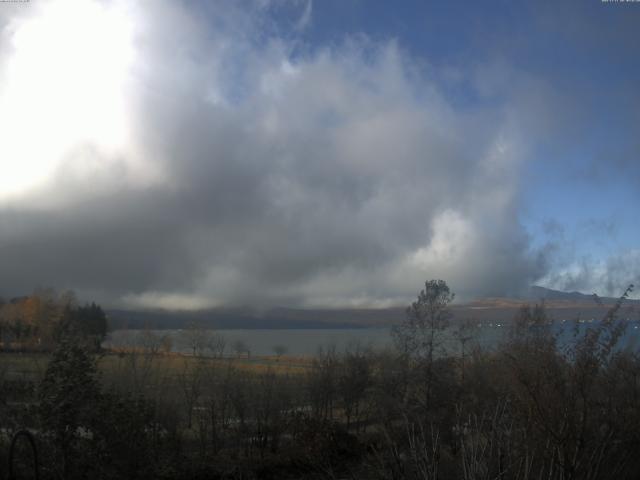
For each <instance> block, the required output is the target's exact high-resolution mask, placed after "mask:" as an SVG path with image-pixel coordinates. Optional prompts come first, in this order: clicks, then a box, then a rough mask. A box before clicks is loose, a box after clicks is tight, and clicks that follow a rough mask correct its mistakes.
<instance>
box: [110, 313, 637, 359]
mask: <svg viewBox="0 0 640 480" xmlns="http://www.w3.org/2000/svg"><path fill="white" fill-rule="evenodd" d="M595 324H597V322H596V323H595ZM573 325H574V324H573V322H566V323H564V322H557V323H555V324H554V325H553V329H554V332H555V333H556V335H557V337H558V341H559V344H560V345H563V344H564V345H566V344H568V343H570V342H571V340H572V339H573ZM593 325H594V324H590V323H583V324H580V325H579V326H580V330H582V331H584V330H585V329H587V328H589V327H590V326H593ZM639 326H640V322H637V321H633V322H628V326H627V330H626V332H625V334H624V336H623V337H622V339H621V340H620V347H621V348H625V349H633V350H638V349H639V347H640V328H639ZM508 331H509V328H508V327H506V326H505V325H503V324H497V323H496V324H484V325H481V326H478V327H477V328H475V329H474V338H473V340H471V341H469V343H468V344H467V345H469V346H470V345H472V344H474V343H475V344H479V345H481V346H482V347H484V348H492V347H495V346H497V345H498V344H499V343H500V341H501V340H503V339H505V338H506V335H507V334H508ZM149 333H151V335H153V336H154V337H155V338H156V339H159V338H161V337H162V336H165V335H166V336H169V337H170V338H171V344H172V350H173V351H175V352H180V353H189V352H190V351H191V347H190V346H189V338H188V337H189V333H190V332H189V331H188V330H151V331H148V332H146V333H145V331H143V330H115V331H113V332H110V333H109V335H108V336H107V339H106V340H105V342H104V343H103V345H104V347H106V348H110V347H111V348H123V347H133V346H140V345H143V344H144V338H145V335H148V334H149ZM215 334H216V335H221V336H222V337H223V338H224V340H225V342H226V350H225V353H226V354H228V355H231V354H233V353H234V349H233V345H234V344H235V343H236V342H239V341H240V342H243V343H244V344H245V345H246V346H247V348H248V349H249V350H250V351H251V354H252V355H260V356H262V355H274V347H275V346H276V345H282V346H284V347H285V348H286V353H287V355H296V356H303V355H314V354H316V353H317V351H318V349H319V348H325V349H326V348H328V347H335V348H336V350H337V351H338V352H342V351H344V350H345V349H347V348H349V347H351V346H354V345H360V346H362V347H370V348H373V349H375V350H383V349H386V348H391V347H393V339H392V338H391V335H390V330H389V328H344V329H283V330H273V329H270V330H266V329H264V330H260V329H246V330H216V331H215ZM444 339H445V340H444V341H445V343H446V346H447V349H448V350H449V351H456V350H458V349H459V348H460V343H459V342H458V341H457V340H456V339H455V336H454V330H453V329H448V330H447V331H445V335H444Z"/></svg>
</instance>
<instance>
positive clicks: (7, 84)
mask: <svg viewBox="0 0 640 480" xmlns="http://www.w3.org/2000/svg"><path fill="white" fill-rule="evenodd" d="M7 28H8V33H9V35H8V37H9V38H10V40H11V47H12V48H11V49H10V52H9V55H10V58H9V60H8V63H7V68H6V71H5V75H4V78H3V79H2V80H0V163H1V169H2V173H1V175H0V198H6V197H8V196H11V195H14V194H20V193H24V192H25V191H27V190H29V189H31V188H34V187H37V186H38V185H40V184H42V183H43V182H45V181H46V180H47V178H48V177H50V175H51V174H52V173H53V172H54V171H55V170H56V168H57V167H58V166H60V164H61V162H62V161H63V160H64V157H65V154H68V153H69V152H70V150H71V149H72V148H73V147H76V146H79V145H82V144H91V145H94V146H96V147H97V148H99V149H103V150H107V151H114V150H116V149H117V148H119V147H121V146H122V145H123V144H124V142H125V140H126V131H127V129H126V115H125V98H124V97H125V87H126V85H125V84H126V80H127V73H128V70H129V67H130V65H131V63H132V58H133V48H132V28H131V21H130V19H129V18H127V16H126V15H124V12H122V11H120V10H118V9H117V8H115V7H111V8H107V7H106V6H104V5H102V4H100V3H96V2H87V1H75V0H63V1H58V2H55V3H51V4H47V5H45V6H43V8H42V10H41V11H40V12H39V14H37V15H36V16H34V17H31V18H26V19H23V20H21V21H14V23H12V24H10V25H9V26H8V27H7ZM6 33H7V32H5V34H6Z"/></svg>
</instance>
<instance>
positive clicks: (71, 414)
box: [0, 281, 640, 480]
mask: <svg viewBox="0 0 640 480" xmlns="http://www.w3.org/2000/svg"><path fill="white" fill-rule="evenodd" d="M629 291H630V290H629ZM629 291H627V292H625V294H624V295H623V297H621V299H620V302H619V303H618V304H617V305H616V306H614V307H613V308H612V309H611V311H610V312H609V313H608V314H607V316H606V318H604V319H603V321H602V322H600V323H597V324H594V325H592V326H590V328H589V329H588V330H587V332H586V333H579V332H578V329H577V328H576V336H575V340H574V342H573V343H572V344H571V345H569V346H566V347H565V346H562V347H560V346H559V345H558V344H557V343H556V340H555V338H554V336H553V335H552V333H551V328H550V327H551V321H550V319H549V318H548V317H547V315H546V313H545V310H544V307H543V306H534V307H532V308H529V307H524V308H523V309H522V310H521V311H520V313H519V315H518V316H517V318H516V319H514V325H513V331H512V334H511V335H510V338H509V339H508V340H507V341H505V342H504V343H503V344H502V345H500V346H498V347H497V348H496V349H493V350H492V351H491V352H487V351H482V350H481V349H479V348H477V346H475V343H474V340H473V338H474V336H473V330H472V329H471V328H470V327H469V326H461V328H460V329H459V330H458V335H457V338H458V341H459V343H460V346H461V348H460V349H457V350H456V354H455V355H449V354H447V352H446V351H444V350H443V348H444V346H443V345H444V343H443V330H444V328H445V327H446V326H447V324H448V320H449V315H448V308H447V307H448V304H449V302H450V301H451V300H452V298H453V295H452V294H451V293H450V291H449V288H448V286H447V285H446V283H444V282H442V281H430V282H427V283H426V284H425V289H424V290H423V291H422V292H421V293H420V295H419V296H418V299H417V301H416V302H414V304H412V305H411V306H410V307H409V309H408V310H407V318H406V321H405V322H404V323H403V324H401V325H399V326H398V327H396V328H395V329H394V331H393V335H394V339H395V342H396V346H397V348H396V349H395V350H394V351H390V352H374V351H369V350H367V349H364V348H361V347H358V346H354V347H352V348H350V349H348V350H347V351H345V352H336V351H335V350H332V349H328V350H324V351H320V352H318V354H317V355H316V356H315V358H313V359H311V360H310V361H309V363H308V365H304V364H303V365H301V364H300V362H299V361H298V362H296V365H287V362H286V360H285V359H284V358H279V359H277V360H276V361H275V362H274V361H273V360H271V361H269V362H265V361H260V360H258V361H255V360H254V361H250V360H247V359H233V360H232V359H211V358H207V357H198V356H192V357H181V356H175V355H166V354H163V353H162V352H161V351H159V350H158V349H156V348H146V349H145V348H141V349H139V350H135V351H129V352H120V353H119V354H104V352H103V353H101V354H99V353H96V352H94V351H92V350H91V348H89V347H90V343H87V342H86V341H83V338H85V336H86V334H85V333H83V332H82V331H78V330H75V329H72V328H69V329H67V330H65V332H64V334H62V335H60V336H59V337H58V338H57V340H56V343H55V348H54V350H53V352H52V353H50V354H47V355H46V356H45V355H43V354H40V355H34V354H21V355H17V354H11V355H9V354H3V355H2V356H0V361H2V362H3V363H2V365H3V367H2V368H0V381H1V382H2V390H0V392H1V393H0V427H2V428H3V430H2V431H3V432H5V431H16V430H18V429H21V428H27V429H29V430H30V431H31V432H32V433H33V435H34V437H35V441H36V446H37V452H38V455H39V460H38V463H39V466H40V474H41V478H52V479H55V478H69V479H74V478H99V479H100V478H105V479H108V478H114V479H115V478H167V479H169V478H178V479H181V478H184V479H191V478H208V479H209V478H214V479H215V478H219V479H223V478H224V479H254V478H255V479H258V478H264V479H269V478H273V479H280V478H284V479H286V478H354V479H381V480H382V479H398V480H399V479H436V478H439V479H462V480H470V479H522V480H525V479H534V478H535V479H539V478H545V479H563V480H568V479H600V478H602V479H607V478H622V479H624V478H629V479H635V478H638V476H639V474H640V459H639V458H637V456H635V455H634V453H635V451H636V450H637V448H638V447H639V446H640V355H638V353H637V352H634V351H623V350H621V349H619V348H617V343H618V340H619V338H620V336H621V335H622V333H623V329H624V324H623V323H620V322H618V321H617V319H616V313H617V311H618V309H619V307H620V305H621V303H622V301H623V300H624V299H625V298H626V296H627V295H628V293H629ZM563 345H564V344H563ZM9 363H10V364H11V365H9ZM20 372H22V373H20ZM8 441H9V437H8V436H6V435H5V436H4V437H2V439H1V440H0V442H4V443H3V444H2V445H0V454H1V455H6V452H7V451H8ZM19 447H20V448H18V450H17V451H16V455H15V458H14V463H15V465H16V466H17V468H22V469H24V470H25V472H26V471H28V469H29V466H30V465H31V463H32V459H31V453H30V449H29V448H26V447H27V444H26V443H25V442H23V443H22V444H21V445H19ZM0 460H1V461H2V463H0V465H6V461H7V459H6V458H3V459H0Z"/></svg>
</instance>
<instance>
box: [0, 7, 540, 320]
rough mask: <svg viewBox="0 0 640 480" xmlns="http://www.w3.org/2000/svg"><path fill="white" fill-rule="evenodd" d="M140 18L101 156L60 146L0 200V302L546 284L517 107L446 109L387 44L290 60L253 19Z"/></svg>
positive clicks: (195, 300) (284, 47)
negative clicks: (30, 179) (523, 205)
mask: <svg viewBox="0 0 640 480" xmlns="http://www.w3.org/2000/svg"><path fill="white" fill-rule="evenodd" d="M146 7H147V8H146V9H145V10H142V9H139V10H135V11H134V13H132V15H135V20H136V22H137V23H136V25H137V30H136V37H135V50H136V60H135V65H134V66H133V68H132V72H131V73H130V78H129V82H128V84H127V91H126V95H127V97H126V99H127V105H128V108H129V111H128V115H129V117H128V121H129V122H130V125H129V129H130V140H129V141H128V144H127V146H126V148H124V149H122V151H120V152H119V153H118V155H117V158H115V159H114V158H105V157H104V155H105V154H104V153H103V152H101V151H100V150H99V149H95V150H92V149H91V148H90V147H86V146H85V147H84V150H83V149H82V148H81V149H80V150H73V151H71V152H70V153H67V156H66V157H65V159H64V162H62V163H61V164H60V166H59V167H58V169H57V170H56V172H55V174H53V175H51V176H50V178H49V180H48V182H47V184H46V185H44V186H40V187H39V188H37V189H33V190H31V191H29V192H26V193H24V194H22V196H21V197H19V198H17V199H9V200H5V201H4V203H3V204H2V206H1V207H0V265H2V269H1V273H0V275H1V277H0V278H1V280H2V286H3V289H4V292H5V293H7V292H10V293H18V292H24V291H28V290H30V289H31V288H33V287H34V286H36V285H53V286H56V287H59V288H62V287H65V288H66V287H68V288H75V289H78V290H79V291H80V292H81V293H82V292H86V293H87V294H91V295H93V296H96V297H97V298H100V299H104V300H105V301H107V302H111V303H117V302H120V303H122V302H124V303H129V304H135V305H161V306H176V307H193V306H203V305H216V304H246V303H250V304H251V303H253V304H277V303H280V304H283V303H287V304H295V305H317V304H321V305H386V304H389V303H394V302H404V301H406V299H407V298H411V297H413V295H414V291H415V290H416V289H418V288H419V286H420V284H421V283H422V282H423V281H424V280H425V279H426V278H435V277H442V278H445V279H447V280H448V281H450V283H451V284H452V286H453V288H454V289H455V290H456V291H457V292H459V293H461V294H462V295H463V296H464V295H467V296H469V295H481V294H491V295H500V294H505V293H510V292H513V291H517V290H518V289H521V288H524V287H526V286H528V285H529V283H530V282H531V281H533V280H535V279H536V278H538V277H540V276H541V275H542V274H543V273H544V271H545V268H546V267H545V259H544V258H542V257H541V256H540V255H538V254H537V253H536V252H533V251H531V249H530V247H529V238H528V236H527V234H526V232H525V231H524V229H523V227H522V226H521V225H520V222H519V210H520V196H519V181H520V180H519V179H520V171H521V165H522V162H523V160H524V158H525V156H526V149H527V142H526V141H525V140H524V135H523V134H524V132H523V131H522V129H523V128H524V127H523V126H526V125H528V123H527V122H529V120H528V117H527V113H526V112H525V113H521V112H514V111H513V110H511V109H509V108H506V107H505V105H504V104H503V103H502V102H497V104H492V105H491V106H488V107H482V108H475V109H471V110H459V109H457V108H455V107H453V106H452V105H451V104H450V102H448V101H447V99H446V97H445V96H444V95H443V94H442V93H441V92H440V90H439V89H438V87H437V86H436V85H435V84H434V83H433V82H431V80H430V79H429V77H428V75H425V74H421V73H419V72H416V71H414V70H413V68H412V64H413V60H414V59H413V58H411V57H410V56H409V55H408V54H406V53H403V51H402V49H401V48H399V47H398V46H397V45H396V44H395V43H393V42H391V43H382V44H380V43H371V42H369V41H367V40H366V39H364V40H362V39H360V40H347V41H345V42H344V43H343V44H341V45H340V46H338V47H334V48H331V49H325V50H319V51H317V52H316V53H314V54H310V55H308V56H306V57H304V58H298V59H296V60H295V61H293V60H291V59H290V58H289V54H288V51H289V47H288V44H287V42H285V41H283V40H282V39H279V38H269V39H268V41H266V42H263V43H261V44H258V43H257V42H256V38H258V37H259V35H253V34H252V33H251V31H252V29H257V30H259V28H260V25H261V23H260V22H261V18H262V17H261V15H263V14H264V12H263V11H262V10H260V9H258V10H257V12H256V11H251V12H250V13H248V14H245V13H243V12H234V15H236V16H237V18H235V17H233V16H232V17H223V16H221V13H218V12H208V14H207V15H208V17H207V18H199V17H198V16H197V15H193V14H191V13H190V12H187V11H186V10H183V9H182V8H181V7H180V6H179V4H175V3H166V4H165V3H159V2H158V3H153V4H149V5H147V6H146ZM216 15H217V16H216ZM223 20H224V21H223ZM212 25H213V26H212ZM239 26H241V27H239ZM169 28H170V30H171V41H169V40H168V39H167V35H166V34H167V31H168V29H169ZM301 28H302V27H301ZM507 95H508V92H507ZM532 115H533V114H532ZM78 152H83V153H82V154H80V153H78ZM87 156H90V157H91V162H90V163H91V164H92V165H93V164H96V165H98V167H96V168H95V169H90V170H89V171H88V173H87V171H86V168H85V167H83V165H85V164H86V163H87V160H86V159H87ZM140 159H143V160H144V161H142V162H141V161H140ZM136 162H137V163H136ZM103 163H104V165H106V166H100V165H102V164H103ZM132 165H134V166H133V167H132ZM136 165H137V166H136ZM83 168H85V169H84V170H83ZM78 172H80V173H78ZM132 172H133V173H132Z"/></svg>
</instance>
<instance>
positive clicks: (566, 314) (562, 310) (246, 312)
mask: <svg viewBox="0 0 640 480" xmlns="http://www.w3.org/2000/svg"><path fill="white" fill-rule="evenodd" d="M599 300H600V303H601V304H600V305H599V304H598V303H597V302H596V301H595V299H594V297H593V295H585V294H583V293H579V292H562V291H559V290H551V289H548V288H544V287H539V286H532V287H531V288H530V289H529V291H528V292H527V293H526V295H523V296H521V297H517V298H508V297H505V298H482V299H477V300H474V301H472V302H469V303H467V304H456V305H452V307H451V312H452V314H453V321H454V322H455V321H461V320H473V321H478V322H502V323H507V322H509V321H510V320H511V319H513V317H514V315H515V314H516V313H517V310H518V309H519V308H521V307H522V306H523V305H525V304H527V303H529V304H533V303H539V302H541V301H544V303H545V306H546V307H547V311H548V313H549V315H550V316H551V317H552V318H554V319H556V320H571V319H576V318H585V319H591V318H594V319H598V318H602V317H603V316H604V314H605V313H606V311H607V309H608V308H610V307H611V306H612V305H613V304H614V303H615V302H616V301H617V299H616V298H609V297H600V298H599ZM638 306H640V300H626V301H625V303H624V307H623V308H622V310H621V312H620V316H621V317H622V318H632V319H638V312H636V309H637V307H638ZM638 310H640V309H638ZM107 315H108V316H109V325H110V328H111V329H121V328H129V329H140V328H151V329H181V328H186V327H187V326H188V325H190V324H193V323H195V324H197V325H198V326H200V327H203V328H215V329H225V330H226V329H262V328H264V329H293V328H298V329H322V328H370V327H381V328H383V327H389V326H390V325H393V324H396V323H399V322H401V321H402V319H404V315H405V308H404V307H397V308H386V309H295V308H272V309H268V310H256V309H251V308H235V309H231V308H227V309H225V308H217V309H207V310H197V311H168V310H124V309H111V310H107Z"/></svg>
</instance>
